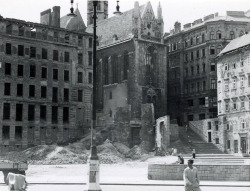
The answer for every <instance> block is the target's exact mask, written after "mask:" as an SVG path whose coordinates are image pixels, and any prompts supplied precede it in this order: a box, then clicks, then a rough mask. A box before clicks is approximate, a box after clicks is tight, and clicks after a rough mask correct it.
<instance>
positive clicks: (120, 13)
mask: <svg viewBox="0 0 250 191" xmlns="http://www.w3.org/2000/svg"><path fill="white" fill-rule="evenodd" d="M116 2H117V5H116V11H115V12H114V14H115V15H116V16H119V15H122V12H120V10H119V9H120V6H119V1H116Z"/></svg>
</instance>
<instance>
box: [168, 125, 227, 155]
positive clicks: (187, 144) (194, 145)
mask: <svg viewBox="0 0 250 191" xmlns="http://www.w3.org/2000/svg"><path fill="white" fill-rule="evenodd" d="M179 138H180V140H179V141H175V142H171V147H172V148H177V152H178V153H182V154H190V156H191V154H192V149H195V152H196V155H199V154H223V152H222V151H220V150H219V149H218V148H217V147H216V146H215V145H214V144H213V143H207V142H205V141H204V140H202V139H201V138H200V136H199V135H198V134H196V133H195V132H194V131H193V130H192V129H190V128H189V129H188V131H186V128H185V127H180V128H179Z"/></svg>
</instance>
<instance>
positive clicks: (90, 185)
mask: <svg viewBox="0 0 250 191" xmlns="http://www.w3.org/2000/svg"><path fill="white" fill-rule="evenodd" d="M97 4H98V1H93V10H94V13H93V93H92V96H93V99H92V123H91V151H90V157H89V160H88V173H89V174H88V181H87V189H86V191H101V188H100V184H99V169H100V166H99V159H98V156H97V149H96V93H97V92H96V88H97V80H96V68H97V67H96V64H97V63H96V19H97V16H96V8H97Z"/></svg>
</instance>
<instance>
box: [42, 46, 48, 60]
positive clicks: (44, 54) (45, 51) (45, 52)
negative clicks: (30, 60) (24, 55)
mask: <svg viewBox="0 0 250 191" xmlns="http://www.w3.org/2000/svg"><path fill="white" fill-rule="evenodd" d="M42 59H48V50H47V49H46V48H42Z"/></svg>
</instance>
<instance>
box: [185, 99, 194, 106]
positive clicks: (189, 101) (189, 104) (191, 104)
mask: <svg viewBox="0 0 250 191" xmlns="http://www.w3.org/2000/svg"><path fill="white" fill-rule="evenodd" d="M187 103H188V106H189V107H192V106H194V101H193V100H192V99H190V100H187Z"/></svg>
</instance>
